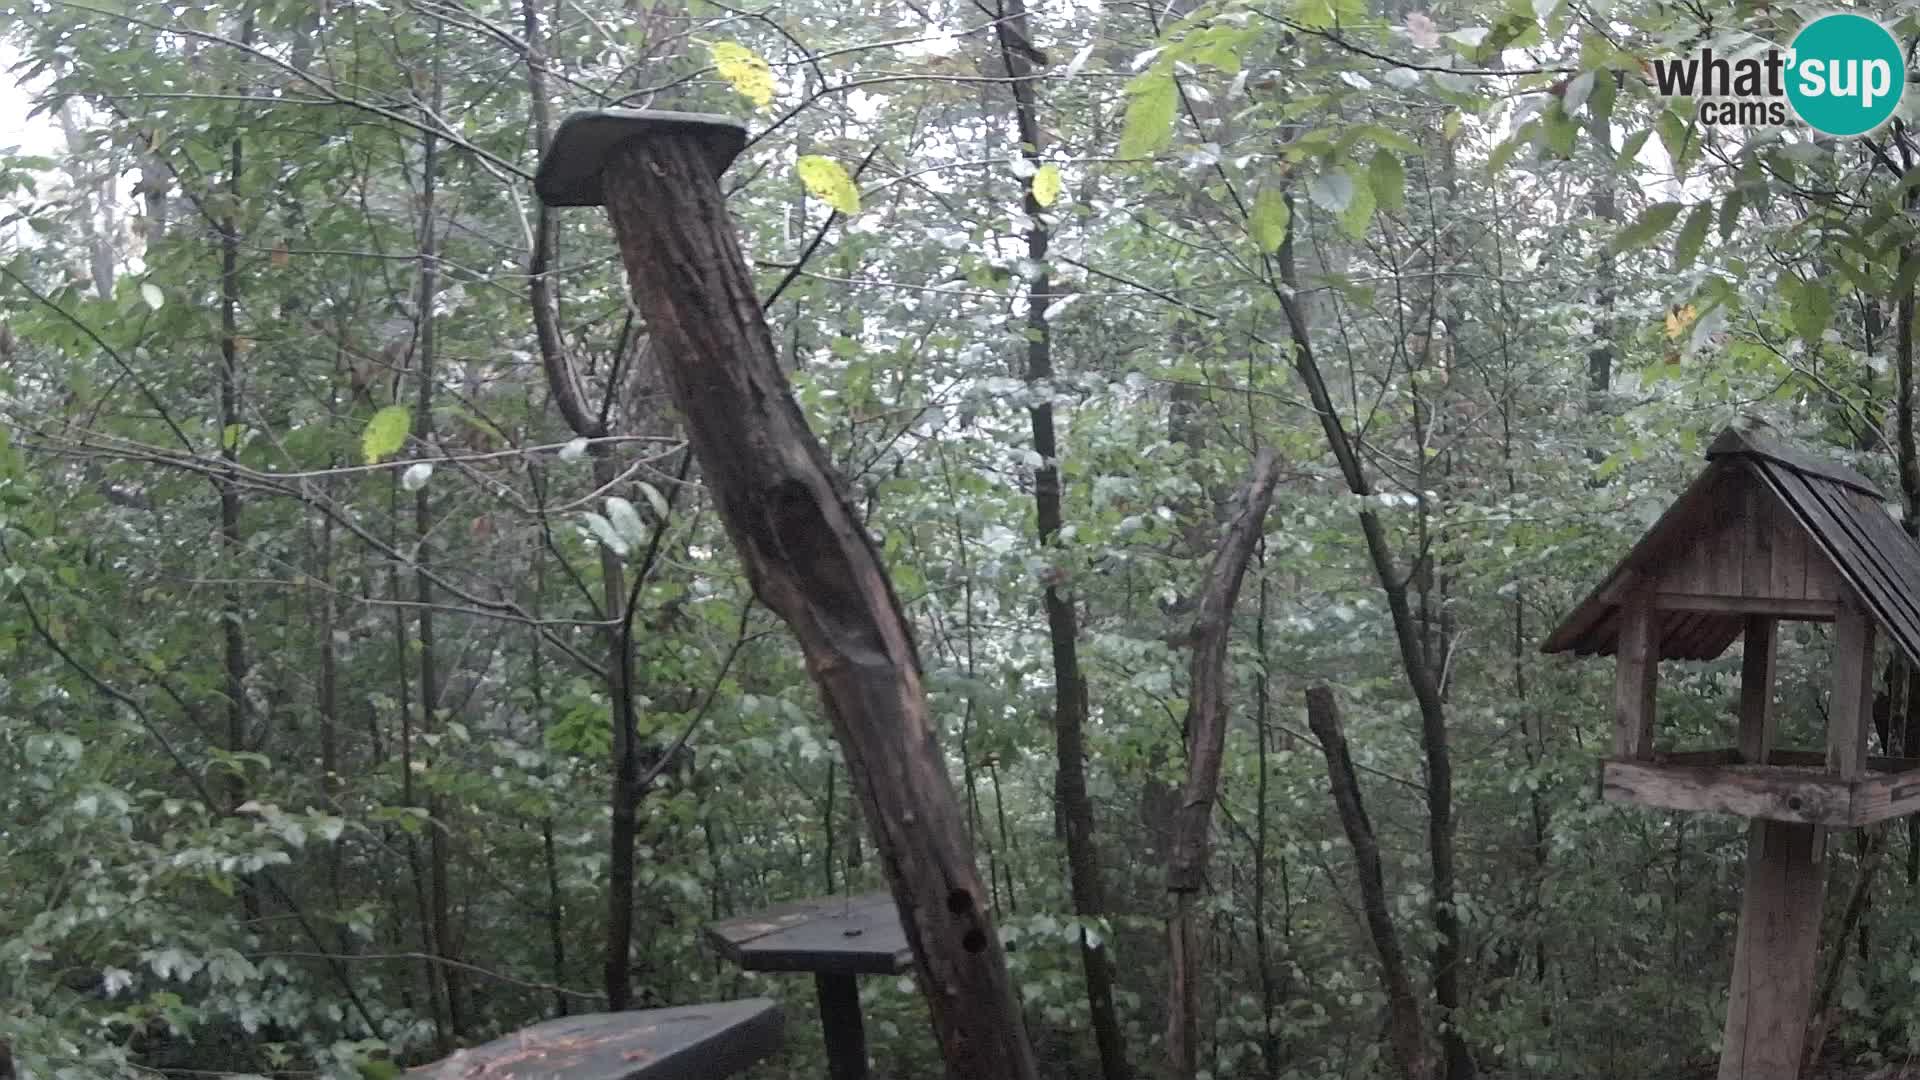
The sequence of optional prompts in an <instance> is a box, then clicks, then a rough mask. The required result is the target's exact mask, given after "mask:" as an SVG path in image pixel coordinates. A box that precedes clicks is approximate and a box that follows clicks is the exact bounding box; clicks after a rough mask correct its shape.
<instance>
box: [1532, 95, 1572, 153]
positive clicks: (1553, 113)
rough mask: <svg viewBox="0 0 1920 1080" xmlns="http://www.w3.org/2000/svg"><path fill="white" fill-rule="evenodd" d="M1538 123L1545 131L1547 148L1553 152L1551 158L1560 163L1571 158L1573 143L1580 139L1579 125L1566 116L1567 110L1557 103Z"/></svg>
mask: <svg viewBox="0 0 1920 1080" xmlns="http://www.w3.org/2000/svg"><path fill="white" fill-rule="evenodd" d="M1540 122H1541V124H1542V126H1543V128H1544V129H1545V131H1546V135H1547V148H1548V149H1549V150H1552V151H1553V156H1554V157H1556V158H1558V159H1560V160H1562V161H1565V160H1567V159H1568V158H1570V157H1572V156H1573V144H1574V141H1575V140H1577V139H1578V138H1579V137H1580V125H1579V123H1577V122H1576V121H1575V120H1574V119H1573V117H1571V116H1568V115H1567V110H1565V109H1563V108H1561V107H1560V103H1559V102H1557V101H1556V102H1554V103H1553V107H1552V108H1550V109H1548V110H1547V111H1546V113H1545V114H1543V115H1542V116H1541V117H1540Z"/></svg>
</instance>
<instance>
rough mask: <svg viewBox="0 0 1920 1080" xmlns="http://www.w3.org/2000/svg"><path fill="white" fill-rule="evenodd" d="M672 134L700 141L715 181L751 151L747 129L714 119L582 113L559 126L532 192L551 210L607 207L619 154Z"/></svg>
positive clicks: (647, 112)
mask: <svg viewBox="0 0 1920 1080" xmlns="http://www.w3.org/2000/svg"><path fill="white" fill-rule="evenodd" d="M668 134H671V135H692V136H694V137H696V138H698V139H699V140H700V142H701V145H703V146H704V147H705V148H706V151H707V160H708V161H710V162H711V163H712V164H713V172H714V175H716V176H718V175H719V174H720V173H723V172H725V171H726V170H727V166H729V165H731V164H733V159H734V158H736V157H738V156H740V151H741V150H742V149H744V148H745V147H746V145H747V129H746V127H745V125H743V124H741V123H740V122H739V121H737V120H731V119H728V118H727V117H724V116H715V115H713V114H711V113H687V112H668V111H665V110H662V109H599V110H595V111H591V112H577V113H573V114H571V115H569V116H568V117H567V118H566V119H565V120H562V121H560V130H559V131H557V132H555V133H554V136H553V144H552V145H551V146H549V147H548V148H547V152H546V154H545V155H544V156H542V157H541V159H540V171H539V173H538V174H536V175H535V176H534V178H533V189H534V191H536V192H538V193H539V195H540V201H541V202H544V203H546V204H547V205H548V206H605V205H606V202H607V195H606V189H605V186H604V185H602V184H601V182H600V173H601V170H602V169H604V168H605V167H606V164H607V159H608V158H610V157H611V156H612V155H613V151H614V149H615V148H617V147H618V146H620V145H621V144H622V143H625V142H627V141H628V140H630V139H642V138H648V137H651V136H655V135H668Z"/></svg>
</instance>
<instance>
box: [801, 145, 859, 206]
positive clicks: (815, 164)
mask: <svg viewBox="0 0 1920 1080" xmlns="http://www.w3.org/2000/svg"><path fill="white" fill-rule="evenodd" d="M794 168H795V169H796V170H797V171H798V172H799V173H800V182H801V183H802V184H805V185H806V186H807V193H808V194H809V195H812V196H813V197H814V198H816V199H819V200H820V201H821V202H824V203H826V204H827V205H828V206H831V207H833V208H834V209H835V210H838V211H840V212H841V213H843V214H845V215H847V216H848V217H852V216H853V215H855V214H857V213H859V212H860V189H859V188H857V187H855V186H853V177H851V176H848V175H847V170H846V169H844V168H841V166H840V163H839V162H837V161H835V160H833V159H832V158H826V157H821V156H820V155H818V154H808V155H807V156H805V157H803V158H801V159H800V160H799V161H798V162H796V163H795V164H794Z"/></svg>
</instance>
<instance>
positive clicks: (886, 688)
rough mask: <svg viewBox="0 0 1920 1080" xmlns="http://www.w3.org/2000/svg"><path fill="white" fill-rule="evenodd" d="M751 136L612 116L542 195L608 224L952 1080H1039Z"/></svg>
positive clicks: (558, 150) (577, 139)
mask: <svg viewBox="0 0 1920 1080" xmlns="http://www.w3.org/2000/svg"><path fill="white" fill-rule="evenodd" d="M745 145H746V131H745V129H744V128H742V127H741V126H740V125H739V124H737V123H734V122H732V121H730V120H726V119H724V118H721V117H713V116H704V115H698V114H687V113H669V112H651V111H648V112H635V111H622V110H610V111H605V112H589V113H576V114H574V115H572V116H569V117H567V119H566V120H565V121H564V122H563V123H562V124H561V125H560V128H559V130H558V131H557V132H556V133H555V135H554V139H553V145H552V146H551V147H550V148H549V149H548V151H547V153H546V155H545V157H544V158H543V159H542V160H541V163H540V172H539V175H538V176H537V177H536V179H535V188H536V189H537V190H538V192H539V194H540V197H541V198H542V199H543V200H544V201H545V202H546V203H547V204H548V205H554V206H605V207H606V208H607V214H608V217H609V218H610V219H611V221H612V223H613V231H614V235H615V238H616V239H617V240H618V242H619V246H620V256H621V260H622V262H623V263H624V264H625V266H626V270H627V278H628V282H629V284H630V286H631V288H632V294H633V300H634V303H635V306H636V307H637V308H638V309H639V312H640V314H641V315H642V316H644V317H645V320H646V327H647V333H648V335H649V336H650V338H651V342H652V348H653V352H654V355H655V356H656V357H657V358H658V360H659V366H660V372H661V374H662V376H663V380H664V382H665V383H666V385H667V389H668V390H669V391H670V393H671V394H672V397H673V403H674V405H675V406H676V408H677V409H678V410H679V413H680V415H681V417H682V419H683V421H684V422H685V425H686V432H687V441H688V443H689V445H690V447H691V449H692V451H693V455H694V458H695V460H696V461H697V462H698V463H699V466H700V473H701V480H702V481H703V482H704V484H705V486H706V489H707V491H708V492H709V494H710V495H711V497H712V499H713V503H714V506H715V508H716V510H717V511H718V515H719V517H720V519H721V521H722V522H723V523H724V524H725V526H726V529H727V534H728V536H729V537H730V538H731V539H732V541H733V545H734V548H735V549H736V550H737V551H738V553H739V555H740V559H741V562H742V563H743V564H744V565H745V568H746V572H747V578H748V580H749V581H750V582H751V583H752V585H753V590H754V594H755V595H756V596H757V597H759V599H760V600H761V601H762V602H764V603H765V604H766V605H767V607H768V608H770V609H771V610H772V611H774V612H775V613H776V614H777V615H779V616H780V618H781V619H782V620H783V621H784V622H785V623H786V624H787V626H788V628H789V629H790V630H792V632H793V635H794V637H795V638H797V639H798V641H799V644H800V648H801V651H802V652H803V653H804V654H805V656H806V660H807V670H808V673H809V674H810V675H811V676H812V678H813V680H814V682H815V684H816V685H817V687H818V689H819V692H820V697H821V702H822V705H823V711H824V712H825V713H826V714H827V716H828V718H829V719H831V720H832V722H833V728H834V734H835V735H836V737H837V738H838V740H839V743H840V747H841V750H842V751H843V752H844V754H845V755H846V761H847V771H848V773H849V775H850V776H851V777H852V778H853V780H854V784H855V789H856V790H857V791H858V792H859V795H860V800H861V806H862V808H863V810H864V811H865V819H866V822H867V824H868V827H869V828H870V829H871V830H872V833H873V839H874V846H875V847H876V848H877V849H878V850H879V852H880V854H881V862H882V864H883V865H884V866H885V867H886V870H887V878H888V884H889V886H891V891H892V895H893V900H894V903H895V904H896V906H897V908H898V911H899V918H900V924H901V928H902V930H903V931H904V932H905V936H906V940H907V942H908V944H909V945H910V946H911V949H912V955H913V959H914V961H915V964H916V966H917V968H918V971H919V975H920V984H921V988H922V991H923V992H924V994H925V996H926V998H927V1001H928V1003H929V1006H930V1012H931V1013H932V1019H933V1027H934V1032H935V1034H936V1036H937V1037H938V1038H939V1041H940V1045H941V1049H942V1052H943V1056H944V1057H945V1059H946V1066H947V1073H948V1075H949V1076H952V1077H968V1078H972V1077H979V1078H982V1080H985V1078H989V1077H991V1078H993V1080H1003V1078H1004V1080H1032V1078H1033V1077H1035V1075H1036V1068H1035V1063H1034V1059H1033V1051H1032V1048H1031V1046H1030V1045H1029V1044H1028V1042H1027V1036H1026V1029H1025V1025H1024V1023H1023V1021H1022V1015H1021V1011H1020V1004H1019V999H1018V996H1017V995H1016V994H1015V992H1014V989H1013V984H1012V980H1011V978H1010V976H1009V975H1008V972H1007V965H1006V955H1005V952H1004V950H1003V949H1002V947H1001V944H1000V937H999V934H998V932H997V931H996V930H995V929H994V925H993V919H992V916H991V913H990V911H989V910H988V906H987V902H988V893H987V890H986V887H985V885H984V884H983V883H982V882H981V880H980V877H979V872H978V870H977V869H976V864H975V860H974V851H973V843H972V840H971V839H970V838H969V836H968V833H967V828H966V819H965V817H964V815H963V814H962V813H961V811H960V804H959V800H958V799H957V798H956V797H955V795H954V791H953V784H952V781H951V780H950V779H949V778H948V776H947V772H946V763H945V761H944V760H943V759H942V758H941V756H940V754H939V749H938V747H937V745H936V744H935V740H934V724H933V720H932V717H931V716H930V714H929V712H928V709H927V696H926V688H925V687H924V686H923V685H922V682H921V672H920V661H919V657H918V656H917V655H916V653H915V650H914V645H913V636H912V632H911V630H910V629H909V627H908V624H907V621H906V616H905V614H904V612H903V610H902V608H901V606H900V601H899V599H898V597H896V596H895V595H894V592H893V586H892V583H891V581H890V580H889V579H888V577H887V571H886V567H885V566H884V564H882V563H881V561H880V556H879V553H878V551H877V550H876V549H875V547H874V544H873V541H872V539H871V537H870V536H869V534H868V532H867V528H866V526H865V524H864V523H863V521H862V519H861V518H860V517H859V515H857V514H856V513H855V512H854V510H853V508H852V507H851V506H850V505H849V504H848V503H847V501H846V499H845V498H844V496H843V495H842V494H841V482H840V480H839V478H838V477H837V476H835V474H834V472H833V470H832V467H831V465H830V464H829V460H828V457H827V454H826V451H825V450H824V449H823V448H822V447H821V446H820V443H819V440H818V439H816V438H815V437H814V435H813V432H812V431H811V430H810V429H809V428H808V427H807V423H806V418H805V417H804V416H803V415H802V414H801V412H800V408H799V406H798V405H797V404H796V403H795V402H794V399H793V388H792V386H791V385H789V383H788V382H787V378H786V375H785V374H784V373H783V372H782V371H781V370H780V365H779V361H778V358H777V355H776V354H775V352H774V348H773V336H772V334H771V332H770V331H769V330H768V328H767V321H766V318H765V316H764V315H763V314H762V312H761V309H760V297H759V295H758V294H757V292H756V290H755V288H754V282H753V276H752V274H751V273H750V272H749V271H748V269H747V263H746V260H745V258H744V257H743V256H742V255H741V252H740V242H739V238H738V237H737V236H736V235H735V233H734V229H733V222H732V220H731V218H730V217H729V216H728V214H727V206H726V200H725V197H724V196H723V194H722V193H721V190H720V184H719V177H720V174H721V172H722V171H724V170H725V169H726V167H727V166H728V165H729V164H730V163H731V162H732V160H733V158H734V157H735V156H736V155H737V154H738V153H739V152H740V151H741V150H742V149H743V148H744V147H745Z"/></svg>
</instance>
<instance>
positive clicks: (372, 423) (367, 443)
mask: <svg viewBox="0 0 1920 1080" xmlns="http://www.w3.org/2000/svg"><path fill="white" fill-rule="evenodd" d="M412 425H413V414H412V413H410V412H408V411H407V407H406V406H405V405H389V406H387V407H386V408H384V409H381V410H380V411H379V412H377V413H374V414H373V419H371V420H369V421H367V427H366V430H365V431H362V432H361V433H360V455H361V457H363V458H365V459H366V462H367V464H369V465H378V464H379V463H380V459H381V458H385V457H390V456H392V455H393V454H395V453H397V452H398V451H399V450H400V448H401V447H402V446H405V445H406V442H407V429H408V428H409V427H411V426H412Z"/></svg>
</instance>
